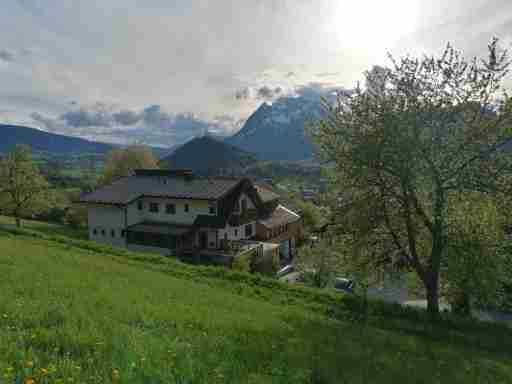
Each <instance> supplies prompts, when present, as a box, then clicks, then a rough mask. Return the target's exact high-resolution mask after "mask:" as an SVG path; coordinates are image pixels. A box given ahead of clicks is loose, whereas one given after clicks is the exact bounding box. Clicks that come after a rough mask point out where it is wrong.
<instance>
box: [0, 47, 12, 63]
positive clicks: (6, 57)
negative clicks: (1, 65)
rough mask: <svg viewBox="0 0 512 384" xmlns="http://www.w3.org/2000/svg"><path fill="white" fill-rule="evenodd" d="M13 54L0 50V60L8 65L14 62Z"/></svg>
mask: <svg viewBox="0 0 512 384" xmlns="http://www.w3.org/2000/svg"><path fill="white" fill-rule="evenodd" d="M14 58H15V56H14V54H13V53H12V52H10V51H8V50H6V49H0V60H3V61H6V62H8V63H10V62H12V61H14Z"/></svg>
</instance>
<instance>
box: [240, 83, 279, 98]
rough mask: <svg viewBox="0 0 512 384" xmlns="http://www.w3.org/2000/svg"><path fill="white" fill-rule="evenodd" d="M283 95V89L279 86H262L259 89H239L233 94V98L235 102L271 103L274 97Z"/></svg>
mask: <svg viewBox="0 0 512 384" xmlns="http://www.w3.org/2000/svg"><path fill="white" fill-rule="evenodd" d="M283 93H284V89H283V88H282V87H280V86H277V87H270V86H268V85H263V86H261V87H244V88H242V89H239V90H238V91H236V93H235V98H236V99H237V100H250V99H256V100H268V101H271V100H273V99H275V98H276V97H279V96H281V95H282V94H283Z"/></svg>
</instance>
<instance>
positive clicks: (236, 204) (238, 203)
mask: <svg viewBox="0 0 512 384" xmlns="http://www.w3.org/2000/svg"><path fill="white" fill-rule="evenodd" d="M235 212H240V202H239V201H238V200H237V201H236V202H235Z"/></svg>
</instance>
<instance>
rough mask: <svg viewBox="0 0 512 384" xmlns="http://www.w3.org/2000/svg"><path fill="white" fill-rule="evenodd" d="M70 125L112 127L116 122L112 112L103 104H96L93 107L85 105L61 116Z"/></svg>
mask: <svg viewBox="0 0 512 384" xmlns="http://www.w3.org/2000/svg"><path fill="white" fill-rule="evenodd" d="M60 119H61V120H63V121H64V122H65V123H66V124H67V125H69V126H70V127H75V128H76V127H110V126H111V125H112V123H113V122H114V118H113V116H112V114H111V113H110V112H109V111H108V110H106V108H105V107H104V106H102V105H96V106H94V107H93V108H92V109H86V108H84V107H82V108H80V109H78V110H75V111H69V112H66V113H64V114H62V115H61V116H60Z"/></svg>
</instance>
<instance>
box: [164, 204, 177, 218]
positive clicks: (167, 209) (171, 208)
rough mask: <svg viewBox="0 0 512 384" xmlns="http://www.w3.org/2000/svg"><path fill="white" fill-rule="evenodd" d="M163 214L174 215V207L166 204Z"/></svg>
mask: <svg viewBox="0 0 512 384" xmlns="http://www.w3.org/2000/svg"><path fill="white" fill-rule="evenodd" d="M165 212H167V213H168V214H169V215H174V214H175V213H176V206H175V205H174V204H167V205H166V206H165Z"/></svg>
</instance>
